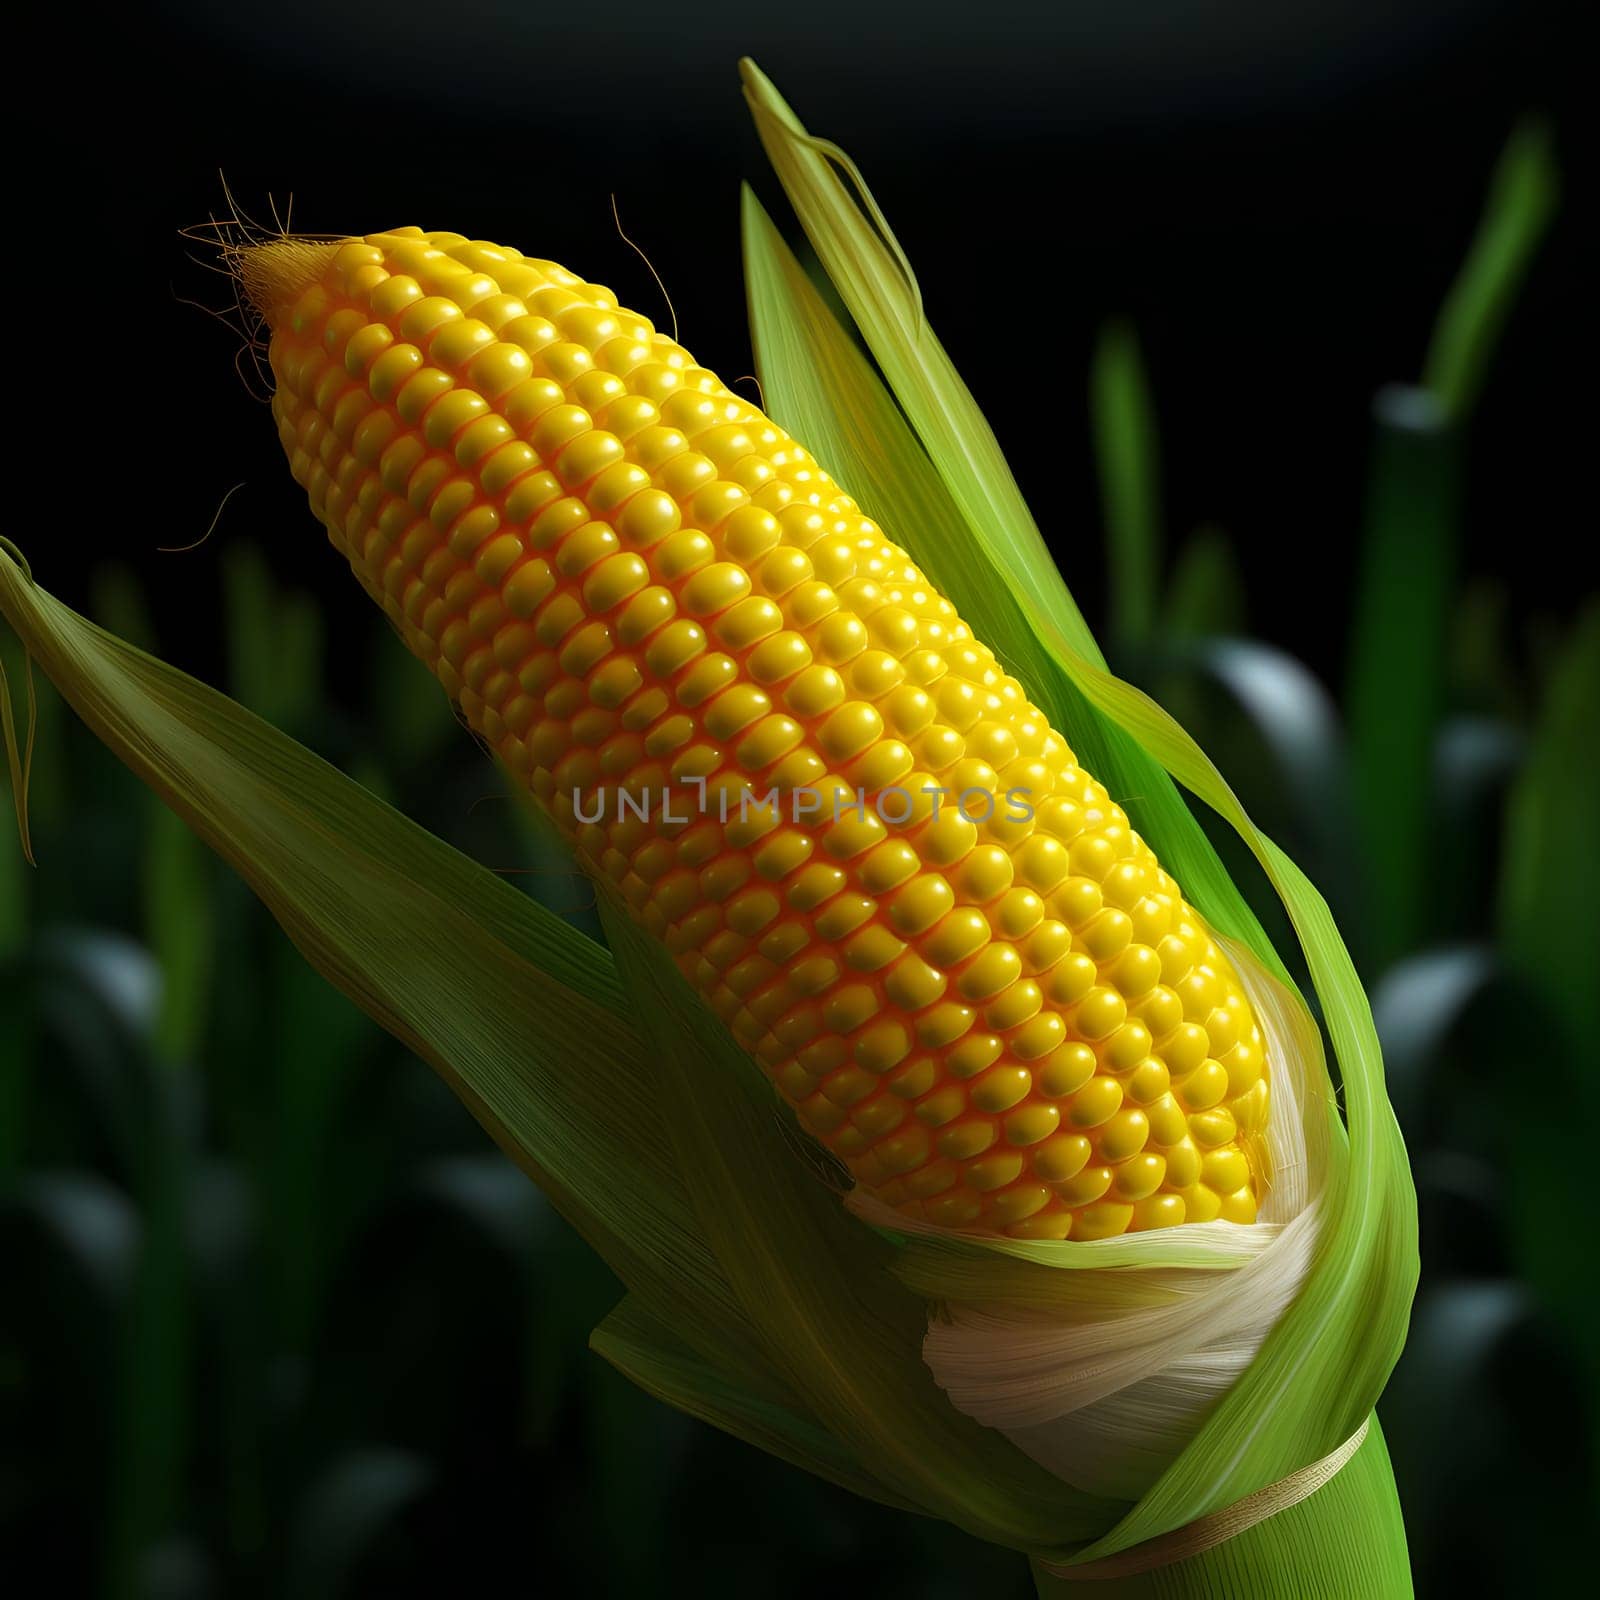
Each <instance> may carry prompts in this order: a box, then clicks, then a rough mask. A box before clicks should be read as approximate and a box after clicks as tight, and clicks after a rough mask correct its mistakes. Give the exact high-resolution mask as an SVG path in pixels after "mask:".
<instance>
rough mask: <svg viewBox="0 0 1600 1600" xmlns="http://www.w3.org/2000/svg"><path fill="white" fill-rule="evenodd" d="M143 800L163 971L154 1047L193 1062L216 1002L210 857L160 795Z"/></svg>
mask: <svg viewBox="0 0 1600 1600" xmlns="http://www.w3.org/2000/svg"><path fill="white" fill-rule="evenodd" d="M145 798H146V802H147V804H148V806H149V812H150V816H149V820H148V822H147V823H146V824H145V829H144V843H145V853H144V862H143V869H144V870H143V875H142V876H143V884H142V887H143V889H144V923H145V937H146V939H147V940H148V942H149V946H150V950H151V952H152V954H153V955H154V956H155V959H156V963H157V965H158V966H159V967H160V969H161V1016H160V1020H159V1022H158V1023H157V1025H156V1044H157V1048H158V1049H159V1051H160V1053H161V1055H162V1056H163V1057H164V1058H165V1059H166V1060H167V1061H169V1062H175V1063H180V1064H183V1065H189V1064H192V1063H193V1061H194V1060H195V1058H196V1057H197V1055H198V1054H199V1050H200V1042H201V1037H202V1035H203V1033H204V1030H205V1023H206V1011H207V1006H208V1003H209V999H210V980H211V962H212V948H213V944H214V940H215V929H214V925H213V918H212V908H211V870H210V869H211V862H210V858H209V856H208V855H207V853H206V851H205V850H204V848H203V847H202V846H201V844H200V843H199V841H198V840H197V839H196V838H195V836H194V835H193V834H192V833H191V832H190V831H189V830H188V829H187V828H186V827H184V825H183V823H182V821H181V820H180V819H179V818H178V817H176V816H175V815H174V814H173V813H172V812H171V811H169V810H168V809H167V808H166V807H165V806H163V805H161V804H159V803H158V802H157V801H156V800H155V797H154V796H147V797H145Z"/></svg>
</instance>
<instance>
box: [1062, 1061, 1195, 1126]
mask: <svg viewBox="0 0 1600 1600" xmlns="http://www.w3.org/2000/svg"><path fill="white" fill-rule="evenodd" d="M1098 1066H1099V1062H1098V1061H1097V1060H1096V1059H1095V1053H1094V1051H1093V1050H1091V1049H1089V1047H1088V1046H1087V1045H1083V1044H1065V1045H1063V1046H1062V1047H1061V1048H1060V1049H1059V1050H1057V1051H1056V1052H1055V1054H1054V1055H1052V1056H1051V1057H1050V1059H1049V1060H1048V1061H1046V1062H1045V1063H1044V1064H1043V1065H1042V1066H1039V1067H1035V1068H1034V1072H1033V1081H1034V1086H1035V1087H1036V1088H1037V1089H1038V1091H1039V1093H1040V1094H1042V1095H1047V1096H1048V1097H1049V1098H1050V1099H1052V1100H1064V1099H1066V1098H1067V1096H1068V1095H1073V1094H1076V1093H1077V1092H1078V1090H1080V1089H1081V1088H1082V1087H1083V1086H1084V1084H1086V1083H1087V1082H1088V1081H1089V1080H1090V1079H1091V1078H1092V1077H1093V1076H1094V1075H1095V1071H1096V1069H1097V1067H1098ZM1180 1115H1181V1114H1180Z"/></svg>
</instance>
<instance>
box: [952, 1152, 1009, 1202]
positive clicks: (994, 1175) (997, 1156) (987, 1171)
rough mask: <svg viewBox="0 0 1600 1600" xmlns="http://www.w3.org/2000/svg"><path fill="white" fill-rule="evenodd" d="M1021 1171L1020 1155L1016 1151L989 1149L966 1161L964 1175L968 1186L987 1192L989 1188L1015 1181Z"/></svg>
mask: <svg viewBox="0 0 1600 1600" xmlns="http://www.w3.org/2000/svg"><path fill="white" fill-rule="evenodd" d="M1021 1172H1022V1156H1021V1155H1020V1154H1019V1153H1018V1152H1017V1151H1015V1150H991V1151H990V1152H989V1153H988V1155H983V1156H979V1157H977V1159H976V1160H974V1161H971V1162H969V1163H968V1165H967V1170H966V1173H965V1177H966V1181H967V1184H968V1186H969V1187H970V1188H973V1189H976V1190H978V1191H979V1193H982V1194H987V1193H988V1192H989V1191H990V1190H991V1189H1003V1188H1005V1186H1006V1185H1007V1184H1008V1183H1015V1182H1016V1181H1017V1178H1018V1177H1019V1176H1020V1175H1021Z"/></svg>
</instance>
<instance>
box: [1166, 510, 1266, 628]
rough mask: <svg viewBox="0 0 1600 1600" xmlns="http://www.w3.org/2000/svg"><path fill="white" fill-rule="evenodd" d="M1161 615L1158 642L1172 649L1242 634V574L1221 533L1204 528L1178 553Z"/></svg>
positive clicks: (1226, 537)
mask: <svg viewBox="0 0 1600 1600" xmlns="http://www.w3.org/2000/svg"><path fill="white" fill-rule="evenodd" d="M1161 615H1162V623H1161V630H1160V637H1161V638H1162V639H1163V640H1164V641H1169V642H1174V643H1176V642H1179V641H1183V640H1187V639H1214V638H1220V637H1223V636H1229V635H1237V634H1240V633H1242V632H1243V631H1244V625H1245V580H1244V573H1243V572H1242V571H1241V570H1240V568H1239V557H1238V553H1237V552H1236V551H1235V549H1234V547H1233V541H1232V540H1231V539H1230V538H1229V537H1228V535H1227V534H1226V533H1224V532H1223V531H1222V529H1221V528H1202V529H1200V530H1199V531H1198V532H1197V533H1195V534H1194V535H1192V536H1191V537H1190V538H1189V539H1188V540H1187V541H1186V542H1185V543H1184V545H1183V546H1182V548H1180V549H1179V551H1178V554H1177V559H1176V560H1175V561H1174V563H1173V568H1172V577H1171V579H1170V580H1169V581H1168V584H1167V592H1166V600H1165V603H1164V605H1163V607H1162V613H1161Z"/></svg>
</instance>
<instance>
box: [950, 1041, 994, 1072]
mask: <svg viewBox="0 0 1600 1600" xmlns="http://www.w3.org/2000/svg"><path fill="white" fill-rule="evenodd" d="M1004 1048H1005V1046H1004V1044H1003V1043H1002V1042H1001V1039H1000V1036H999V1035H998V1034H994V1033H968V1034H967V1035H966V1037H965V1038H963V1039H962V1040H961V1042H960V1043H959V1044H958V1045H957V1046H956V1047H955V1048H954V1049H953V1050H952V1051H951V1052H950V1053H949V1054H948V1055H947V1056H946V1057H945V1065H946V1066H947V1067H948V1068H949V1069H950V1071H951V1072H953V1073H954V1074H955V1075H956V1077H958V1078H975V1077H977V1075H978V1074H979V1073H980V1072H982V1071H983V1070H984V1068H985V1067H988V1066H992V1065H993V1064H994V1063H995V1062H996V1061H998V1060H999V1059H1000V1052H1001V1051H1002V1050H1003V1049H1004Z"/></svg>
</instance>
